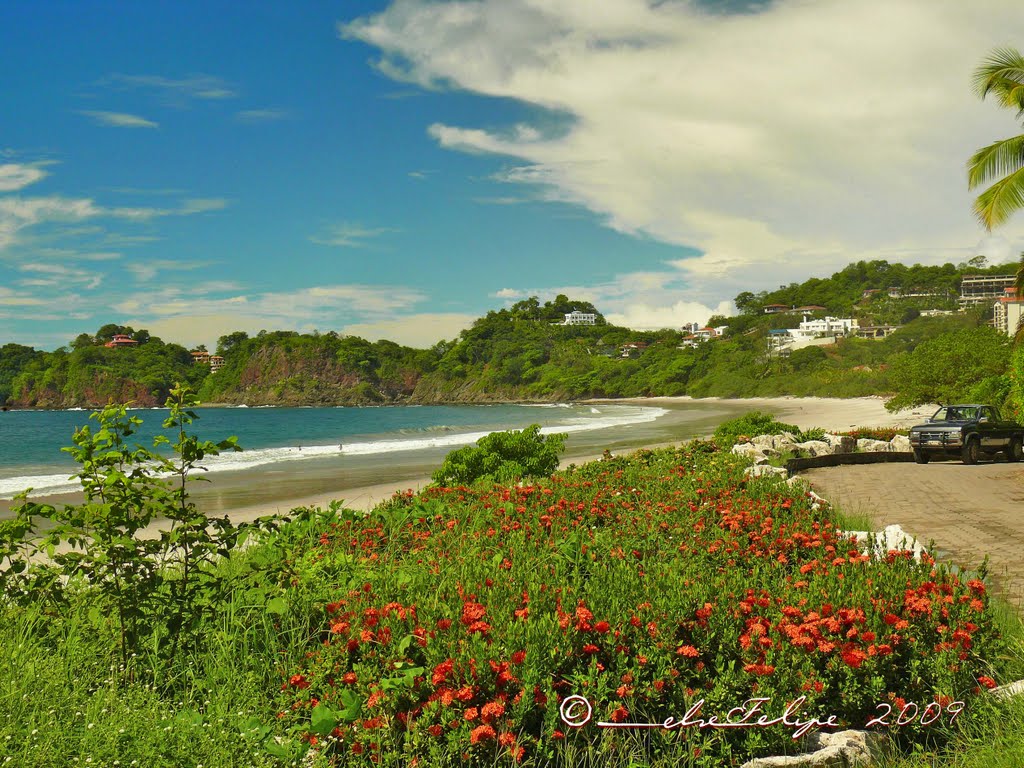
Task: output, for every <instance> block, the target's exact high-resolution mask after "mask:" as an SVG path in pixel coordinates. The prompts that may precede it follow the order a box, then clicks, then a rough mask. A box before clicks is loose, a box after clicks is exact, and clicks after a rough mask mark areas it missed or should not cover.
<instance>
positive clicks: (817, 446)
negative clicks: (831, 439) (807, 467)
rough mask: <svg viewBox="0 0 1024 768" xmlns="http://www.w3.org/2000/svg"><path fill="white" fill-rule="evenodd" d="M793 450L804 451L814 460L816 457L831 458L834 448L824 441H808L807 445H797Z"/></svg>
mask: <svg viewBox="0 0 1024 768" xmlns="http://www.w3.org/2000/svg"><path fill="white" fill-rule="evenodd" d="M793 448H794V449H796V450H799V451H803V452H804V453H806V454H807V455H808V456H810V457H811V458H812V459H813V458H814V457H815V456H829V455H830V454H832V453H833V450H832V446H831V445H829V444H828V443H826V442H825V441H824V440H808V441H807V442H805V443H795V444H794V445H793Z"/></svg>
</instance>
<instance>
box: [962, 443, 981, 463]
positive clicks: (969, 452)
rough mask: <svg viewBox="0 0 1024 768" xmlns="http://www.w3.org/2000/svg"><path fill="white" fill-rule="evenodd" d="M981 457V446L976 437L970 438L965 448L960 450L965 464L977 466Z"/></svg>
mask: <svg viewBox="0 0 1024 768" xmlns="http://www.w3.org/2000/svg"><path fill="white" fill-rule="evenodd" d="M980 456H981V444H980V443H979V442H978V438H976V437H972V438H969V439H968V440H967V442H966V443H964V447H963V448H961V449H960V458H961V459H963V462H964V464H977V463H978V458H979V457H980Z"/></svg>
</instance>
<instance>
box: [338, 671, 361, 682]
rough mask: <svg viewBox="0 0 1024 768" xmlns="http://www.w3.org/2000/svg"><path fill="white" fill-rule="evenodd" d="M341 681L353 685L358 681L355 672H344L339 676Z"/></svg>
mask: <svg viewBox="0 0 1024 768" xmlns="http://www.w3.org/2000/svg"><path fill="white" fill-rule="evenodd" d="M341 682H343V683H345V685H355V684H356V683H357V682H358V678H357V677H356V673H355V672H346V673H345V674H344V675H342V676H341Z"/></svg>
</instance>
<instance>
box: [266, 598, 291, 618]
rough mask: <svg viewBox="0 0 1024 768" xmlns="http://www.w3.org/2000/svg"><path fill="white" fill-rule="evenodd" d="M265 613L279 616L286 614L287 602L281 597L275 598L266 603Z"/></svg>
mask: <svg viewBox="0 0 1024 768" xmlns="http://www.w3.org/2000/svg"><path fill="white" fill-rule="evenodd" d="M266 610H267V613H272V614H274V615H277V616H281V615H283V614H285V613H287V612H288V601H287V600H286V599H285V598H283V597H275V598H273V599H272V600H270V601H269V602H268V603H267V609H266Z"/></svg>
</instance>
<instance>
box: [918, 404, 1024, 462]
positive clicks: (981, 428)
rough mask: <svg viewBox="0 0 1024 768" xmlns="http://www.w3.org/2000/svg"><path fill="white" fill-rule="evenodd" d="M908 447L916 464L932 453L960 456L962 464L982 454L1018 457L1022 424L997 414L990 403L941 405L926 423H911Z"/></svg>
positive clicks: (1023, 454) (1023, 446) (1023, 447)
mask: <svg viewBox="0 0 1024 768" xmlns="http://www.w3.org/2000/svg"><path fill="white" fill-rule="evenodd" d="M910 448H911V450H913V452H914V461H916V462H917V463H918V464H927V463H928V460H929V459H930V458H931V457H932V456H938V457H950V456H959V457H960V459H961V460H962V461H963V463H964V464H977V463H978V459H980V458H981V456H982V455H983V454H987V455H989V456H994V455H995V454H997V453H1002V454H1003V455H1005V456H1006V460H1007V461H1020V460H1021V459H1022V458H1024V427H1022V426H1021V425H1019V424H1017V423H1016V422H1013V421H1004V420H1003V419H1001V418H999V411H998V410H996V408H994V407H993V406H991V405H944V406H942V407H941V408H939V410H937V411H936V412H935V413H934V414H932V417H931V418H930V419H928V421H927V422H926V423H924V424H918V425H917V426H915V427H911V429H910Z"/></svg>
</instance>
